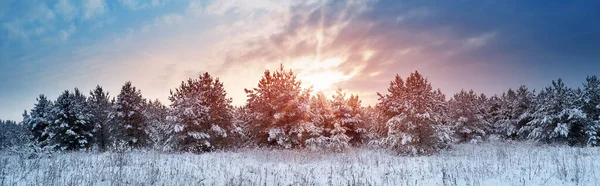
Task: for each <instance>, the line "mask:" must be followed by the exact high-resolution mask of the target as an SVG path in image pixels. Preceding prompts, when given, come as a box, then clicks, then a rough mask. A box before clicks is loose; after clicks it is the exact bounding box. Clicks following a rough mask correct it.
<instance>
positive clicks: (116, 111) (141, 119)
mask: <svg viewBox="0 0 600 186" xmlns="http://www.w3.org/2000/svg"><path fill="white" fill-rule="evenodd" d="M145 102H146V100H145V99H144V98H143V97H142V92H141V91H140V90H138V89H137V88H135V87H134V86H133V85H131V82H129V81H128V82H126V83H125V85H123V87H122V88H121V93H120V94H119V95H117V100H116V102H115V103H114V104H113V109H112V110H111V113H109V119H110V121H109V122H110V123H112V124H113V125H114V129H112V131H110V133H111V134H113V135H112V136H111V137H112V138H113V139H111V141H112V142H113V143H115V144H114V145H118V146H121V145H126V146H128V147H133V148H140V147H144V146H146V145H148V135H147V134H146V127H147V126H146V125H147V123H146V117H145V116H144V113H143V112H144V104H145Z"/></svg>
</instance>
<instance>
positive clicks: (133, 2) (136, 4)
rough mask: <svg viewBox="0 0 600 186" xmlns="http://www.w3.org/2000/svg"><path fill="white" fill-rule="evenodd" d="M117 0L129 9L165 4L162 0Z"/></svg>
mask: <svg viewBox="0 0 600 186" xmlns="http://www.w3.org/2000/svg"><path fill="white" fill-rule="evenodd" d="M118 2H119V3H120V4H121V5H123V6H125V7H127V8H129V9H131V10H141V9H146V8H150V7H157V6H160V5H163V4H165V1H164V0H151V1H150V0H118Z"/></svg>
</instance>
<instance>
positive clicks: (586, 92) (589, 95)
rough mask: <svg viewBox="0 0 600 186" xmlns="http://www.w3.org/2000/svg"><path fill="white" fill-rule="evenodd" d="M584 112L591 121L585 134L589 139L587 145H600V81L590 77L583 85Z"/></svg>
mask: <svg viewBox="0 0 600 186" xmlns="http://www.w3.org/2000/svg"><path fill="white" fill-rule="evenodd" d="M582 110H583V112H584V113H585V114H586V115H587V117H588V119H589V121H588V125H587V126H586V127H585V131H584V132H585V133H586V135H587V136H588V137H589V139H588V141H587V142H586V143H587V145H591V146H598V145H600V80H599V79H598V77H596V76H588V77H587V78H586V82H585V83H584V84H583V96H582Z"/></svg>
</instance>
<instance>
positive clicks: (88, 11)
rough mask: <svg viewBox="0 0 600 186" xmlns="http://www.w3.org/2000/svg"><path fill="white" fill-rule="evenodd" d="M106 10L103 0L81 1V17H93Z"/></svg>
mask: <svg viewBox="0 0 600 186" xmlns="http://www.w3.org/2000/svg"><path fill="white" fill-rule="evenodd" d="M105 11H106V2H104V0H85V1H84V2H83V18H84V19H94V18H95V17H96V16H99V15H102V14H103V13H104V12H105Z"/></svg>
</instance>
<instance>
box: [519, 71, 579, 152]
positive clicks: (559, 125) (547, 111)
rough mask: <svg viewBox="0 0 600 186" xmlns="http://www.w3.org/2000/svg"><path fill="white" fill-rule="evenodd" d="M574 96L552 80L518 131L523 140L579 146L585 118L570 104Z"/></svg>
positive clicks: (559, 81) (559, 80)
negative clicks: (529, 116) (523, 136)
mask: <svg viewBox="0 0 600 186" xmlns="http://www.w3.org/2000/svg"><path fill="white" fill-rule="evenodd" d="M575 99H576V93H575V92H574V91H573V90H572V89H570V88H568V87H566V86H565V85H564V83H563V81H562V79H558V80H557V81H552V86H549V87H547V88H545V89H544V90H543V91H541V92H540V94H539V95H538V96H537V98H536V102H537V103H536V106H535V108H534V111H533V113H532V115H531V118H532V119H531V121H530V122H528V123H527V125H526V126H524V127H523V128H521V131H520V132H521V133H522V134H528V135H527V138H528V139H532V140H535V141H541V142H545V143H569V144H571V145H582V144H583V143H584V142H585V141H587V140H586V138H588V137H587V136H586V135H585V134H584V132H583V131H584V130H585V123H586V122H587V116H586V115H585V113H583V111H582V110H581V109H580V108H578V107H577V106H576V105H575V104H574V102H575Z"/></svg>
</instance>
